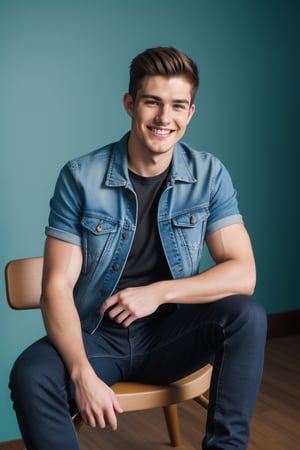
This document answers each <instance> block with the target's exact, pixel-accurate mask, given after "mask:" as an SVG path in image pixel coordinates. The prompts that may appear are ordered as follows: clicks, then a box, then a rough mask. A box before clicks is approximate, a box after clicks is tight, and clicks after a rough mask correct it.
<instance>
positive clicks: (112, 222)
mask: <svg viewBox="0 0 300 450" xmlns="http://www.w3.org/2000/svg"><path fill="white" fill-rule="evenodd" d="M197 87H198V71H197V67H196V65H195V63H194V62H193V61H192V60H191V59H190V58H188V57H187V56H186V55H184V54H182V53H181V52H179V51H178V50H176V49H173V48H163V47H159V48H153V49H148V50H146V51H145V52H143V53H141V54H140V55H138V56H137V57H136V58H134V60H133V61H132V64H131V68H130V85H129V92H128V93H127V94H125V96H124V100H123V101H124V106H125V110H126V111H127V113H128V114H129V116H130V117H131V120H132V126H131V130H130V132H129V133H128V134H126V135H125V136H124V137H123V138H122V139H121V140H120V141H119V142H116V143H114V144H110V145H107V146H105V147H103V148H102V149H100V150H96V151H94V152H92V153H90V154H87V155H85V156H83V157H81V158H78V159H75V160H73V161H71V162H69V163H68V164H66V166H65V167H64V168H63V169H62V171H61V173H60V176H59V178H58V181H57V184H56V188H55V192H54V196H53V198H52V200H51V211H50V216H49V224H48V227H47V228H46V234H47V239H46V244H45V254H44V258H45V259H44V274H43V286H42V297H41V309H42V314H43V318H44V322H45V326H46V330H47V337H46V338H43V339H42V340H40V341H39V342H37V343H35V344H33V345H32V346H31V347H30V348H29V349H27V350H26V351H25V352H24V353H23V354H22V355H21V356H20V357H19V358H18V360H17V362H16V363H15V366H14V368H13V370H12V374H11V382H10V385H11V390H12V398H13V401H14V408H15V410H16V413H17V417H18V421H19V425H20V429H21V432H22V435H23V437H24V440H25V443H26V446H27V449H28V450H34V449H35V450H55V449H60V450H61V449H68V450H71V449H79V444H78V440H77V436H76V433H75V430H74V428H73V426H72V422H71V419H70V406H69V405H70V402H71V401H74V400H75V403H76V405H77V408H78V409H79V411H80V413H81V415H82V417H83V419H84V420H85V422H86V423H87V424H89V425H90V426H91V427H96V426H99V427H101V428H103V427H105V426H110V427H111V428H112V429H113V430H115V429H116V428H117V414H118V413H121V412H122V409H121V407H120V405H119V404H118V401H117V399H116V397H115V395H114V393H113V391H112V390H111V389H110V387H109V386H111V385H112V384H113V383H115V382H117V381H119V380H123V379H126V380H138V381H142V382H147V383H159V384H162V383H169V382H171V381H174V380H176V379H178V378H180V377H182V376H184V375H187V374H188V373H190V372H192V371H194V370H195V369H198V368H200V367H201V366H203V365H205V364H206V363H207V362H208V361H211V360H212V359H213V360H214V371H213V377H212V383H211V390H210V404H209V411H208V418H207V429H206V435H205V438H204V440H203V443H202V445H203V448H204V449H246V447H247V443H248V439H249V424H250V419H251V416H252V413H253V409H254V405H255V399H256V396H257V392H258V389H259V385H260V380H261V374H262V368H263V355H264V343H265V337H266V317H265V313H264V311H263V310H262V308H261V307H259V306H258V305H257V304H255V303H254V301H253V300H252V299H251V297H250V296H251V295H252V293H253V290H254V286H255V278H256V275H255V262H254V257H253V252H252V248H251V243H250V239H249V236H248V234H247V231H246V229H245V227H244V225H243V221H242V217H241V215H240V212H239V210H238V206H237V201H236V193H235V190H234V188H233V186H232V182H231V179H230V176H229V174H228V172H227V170H226V169H225V168H224V166H223V165H222V164H221V162H220V161H219V160H218V159H216V158H215V157H213V156H212V155H210V154H208V153H205V152H199V151H195V150H193V149H191V148H190V147H189V146H188V145H186V144H184V143H182V142H180V143H179V141H180V140H181V138H182V137H183V135H184V132H185V130H186V127H187V125H188V123H189V122H190V120H191V118H192V116H193V114H194V111H195V105H194V98H195V94H196V90H197ZM204 240H205V241H206V244H207V247H208V249H209V251H210V254H211V256H212V258H213V259H214V261H215V263H216V264H215V265H214V266H213V267H212V268H210V269H208V270H206V271H205V272H203V273H199V263H200V260H201V253H202V247H203V243H204Z"/></svg>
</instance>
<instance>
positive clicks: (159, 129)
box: [149, 127, 173, 136]
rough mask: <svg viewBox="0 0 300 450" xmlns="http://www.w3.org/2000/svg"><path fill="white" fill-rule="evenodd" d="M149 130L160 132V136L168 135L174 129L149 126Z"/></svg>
mask: <svg viewBox="0 0 300 450" xmlns="http://www.w3.org/2000/svg"><path fill="white" fill-rule="evenodd" d="M149 130H150V131H152V133H155V134H159V135H160V136H168V135H169V134H171V133H172V132H173V131H172V130H165V129H163V128H152V127H149Z"/></svg>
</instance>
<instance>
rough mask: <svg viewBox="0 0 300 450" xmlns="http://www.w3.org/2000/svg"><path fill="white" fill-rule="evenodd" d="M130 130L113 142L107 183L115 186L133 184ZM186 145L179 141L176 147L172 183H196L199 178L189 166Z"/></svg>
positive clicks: (171, 174)
mask: <svg viewBox="0 0 300 450" xmlns="http://www.w3.org/2000/svg"><path fill="white" fill-rule="evenodd" d="M129 134H130V132H128V133H126V134H125V135H124V136H123V137H122V139H121V140H120V141H118V142H116V143H115V144H113V148H112V154H111V159H110V163H109V167H108V171H107V177H106V183H105V184H106V185H107V186H115V187H121V186H125V187H129V186H131V183H130V179H129V175H128V159H127V145H128V138H129ZM184 147H185V146H184V145H183V144H182V143H177V144H176V145H175V147H174V153H173V158H172V163H171V164H172V165H171V171H170V180H171V182H172V183H175V182H176V181H181V182H184V183H195V182H196V181H197V180H196V178H195V177H194V176H193V174H192V172H191V171H190V168H189V166H188V155H187V154H186V150H185V148H184Z"/></svg>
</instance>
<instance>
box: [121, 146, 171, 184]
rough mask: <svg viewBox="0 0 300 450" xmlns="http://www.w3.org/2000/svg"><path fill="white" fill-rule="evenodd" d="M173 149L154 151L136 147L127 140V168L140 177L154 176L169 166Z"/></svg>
mask: <svg viewBox="0 0 300 450" xmlns="http://www.w3.org/2000/svg"><path fill="white" fill-rule="evenodd" d="M172 156H173V151H170V150H169V151H168V152H165V153H154V152H150V151H148V150H146V151H143V150H140V149H138V148H137V147H136V146H135V145H133V143H132V142H131V141H130V138H129V142H128V168H129V169H130V170H131V171H132V172H134V173H136V174H137V175H141V176H142V177H154V176H156V175H159V174H160V173H163V172H164V171H165V170H167V168H168V167H169V166H170V164H171V161H172Z"/></svg>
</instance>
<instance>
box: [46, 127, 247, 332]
mask: <svg viewBox="0 0 300 450" xmlns="http://www.w3.org/2000/svg"><path fill="white" fill-rule="evenodd" d="M128 136H129V133H128V134H126V135H125V136H124V137H123V138H122V139H121V140H120V141H119V142H116V143H113V144H110V145H107V146H105V147H103V148H101V149H98V150H95V151H93V152H91V153H89V154H87V155H84V156H82V157H80V158H78V159H74V160H72V161H70V162H68V163H67V164H66V165H65V166H64V167H63V169H62V170H61V172H60V175H59V178H58V180H57V183H56V187H55V191H54V195H53V197H52V199H51V202H50V206H51V209H50V215H49V224H48V226H47V227H46V234H47V235H48V236H52V237H54V238H57V239H61V240H64V241H66V242H69V243H73V244H75V245H79V246H81V247H82V251H83V265H82V270H81V273H80V276H79V278H78V281H77V283H76V285H75V288H74V300H75V304H76V307H77V310H78V313H79V316H80V319H81V324H82V327H83V329H84V330H86V331H87V332H89V333H93V332H94V331H95V330H96V328H97V326H98V325H99V323H100V321H101V316H100V315H99V308H100V306H101V305H102V303H103V302H104V300H105V299H106V298H107V297H109V296H110V295H111V294H112V292H113V291H114V289H115V286H116V285H117V283H118V280H119V278H120V277H121V274H122V271H123V269H124V266H125V264H126V260H127V257H128V255H129V252H130V248H131V244H132V241H133V237H134V233H135V229H136V221H137V208H138V204H137V198H136V194H135V192H134V189H133V187H132V184H131V182H130V179H129V175H128V165H127V142H128ZM233 223H242V217H241V215H240V213H239V210H238V205H237V200H236V191H235V190H234V188H233V185H232V182H231V178H230V176H229V174H228V172H227V170H226V169H225V167H224V166H223V165H222V163H221V162H220V161H219V160H218V159H217V158H215V157H214V156H212V155H211V154H210V153H207V152H200V151H197V150H194V149H191V148H190V147H189V146H187V145H186V144H185V143H182V142H181V143H177V144H176V146H175V148H174V153H173V158H172V164H171V170H170V173H169V177H168V181H167V184H166V187H165V189H164V191H163V192H162V194H161V197H160V200H159V205H158V212H157V224H158V230H159V233H160V238H161V242H162V246H163V249H164V252H165V256H166V259H167V262H168V264H169V267H170V271H171V274H172V276H173V278H174V279H175V278H182V277H189V276H191V275H194V274H196V273H197V272H198V271H199V264H200V259H201V254H202V248H203V242H204V239H205V236H206V235H207V234H209V233H212V232H213V231H216V230H218V229H220V228H222V227H225V226H227V225H230V224H233Z"/></svg>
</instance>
